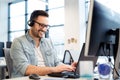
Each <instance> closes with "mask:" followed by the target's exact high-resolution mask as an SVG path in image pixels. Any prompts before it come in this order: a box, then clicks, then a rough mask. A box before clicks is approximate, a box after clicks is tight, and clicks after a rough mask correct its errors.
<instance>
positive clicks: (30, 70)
mask: <svg viewBox="0 0 120 80" xmlns="http://www.w3.org/2000/svg"><path fill="white" fill-rule="evenodd" d="M74 70H75V67H73V66H70V65H65V64H62V65H59V66H56V67H39V66H34V65H29V66H28V67H27V69H26V71H25V75H30V74H34V73H35V74H39V75H41V76H44V75H47V74H50V73H56V72H62V71H74Z"/></svg>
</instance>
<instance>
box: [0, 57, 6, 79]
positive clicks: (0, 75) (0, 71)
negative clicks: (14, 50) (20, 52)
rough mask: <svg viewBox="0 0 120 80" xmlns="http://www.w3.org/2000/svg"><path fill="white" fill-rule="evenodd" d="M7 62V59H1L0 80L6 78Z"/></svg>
mask: <svg viewBox="0 0 120 80" xmlns="http://www.w3.org/2000/svg"><path fill="white" fill-rule="evenodd" d="M5 68H6V61H5V57H0V80H1V79H4V78H5Z"/></svg>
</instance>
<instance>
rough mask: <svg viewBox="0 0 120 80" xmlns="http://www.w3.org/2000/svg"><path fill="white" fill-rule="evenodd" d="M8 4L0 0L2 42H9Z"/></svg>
mask: <svg viewBox="0 0 120 80" xmlns="http://www.w3.org/2000/svg"><path fill="white" fill-rule="evenodd" d="M7 20H8V2H7V0H0V42H6V41H7V31H8V30H7V26H8V21H7Z"/></svg>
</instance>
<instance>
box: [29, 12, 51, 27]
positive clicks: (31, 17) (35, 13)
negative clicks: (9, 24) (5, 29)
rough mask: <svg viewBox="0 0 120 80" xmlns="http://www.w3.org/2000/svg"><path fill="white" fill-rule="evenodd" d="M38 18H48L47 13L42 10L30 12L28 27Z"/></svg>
mask: <svg viewBox="0 0 120 80" xmlns="http://www.w3.org/2000/svg"><path fill="white" fill-rule="evenodd" d="M38 16H45V17H49V15H48V13H47V12H46V11H43V10H35V11H33V12H32V14H31V16H30V20H29V21H28V22H29V23H28V25H29V26H31V27H32V26H33V25H34V20H35V19H36V18H37V17H38Z"/></svg>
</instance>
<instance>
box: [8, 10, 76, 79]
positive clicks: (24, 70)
mask: <svg viewBox="0 0 120 80" xmlns="http://www.w3.org/2000/svg"><path fill="white" fill-rule="evenodd" d="M48 17H49V15H48V14H47V12H45V11H43V10H35V11H33V12H32V14H31V17H30V20H29V23H28V25H29V26H30V29H29V30H28V32H27V33H26V34H25V35H23V36H21V37H19V38H16V39H14V41H13V43H12V46H11V50H10V56H11V58H12V61H13V69H12V77H21V76H26V75H30V74H38V75H47V74H49V73H55V72H62V71H74V70H75V68H76V67H75V65H76V63H75V62H74V63H72V64H71V65H66V64H63V63H62V62H61V61H60V60H59V59H58V57H57V53H56V50H55V48H54V46H53V44H52V42H51V41H50V39H48V38H45V37H44V35H45V32H46V31H47V29H48V28H49V25H48Z"/></svg>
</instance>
